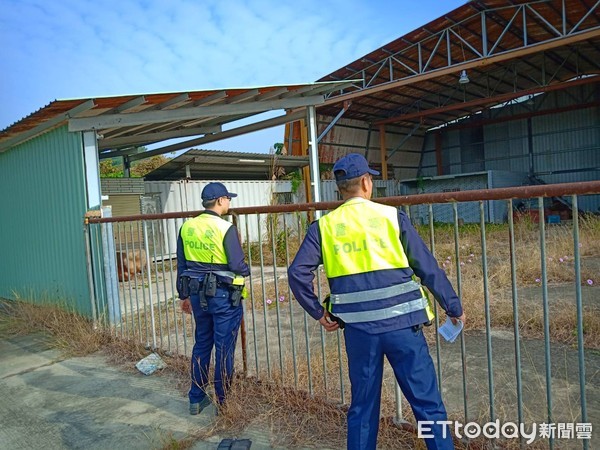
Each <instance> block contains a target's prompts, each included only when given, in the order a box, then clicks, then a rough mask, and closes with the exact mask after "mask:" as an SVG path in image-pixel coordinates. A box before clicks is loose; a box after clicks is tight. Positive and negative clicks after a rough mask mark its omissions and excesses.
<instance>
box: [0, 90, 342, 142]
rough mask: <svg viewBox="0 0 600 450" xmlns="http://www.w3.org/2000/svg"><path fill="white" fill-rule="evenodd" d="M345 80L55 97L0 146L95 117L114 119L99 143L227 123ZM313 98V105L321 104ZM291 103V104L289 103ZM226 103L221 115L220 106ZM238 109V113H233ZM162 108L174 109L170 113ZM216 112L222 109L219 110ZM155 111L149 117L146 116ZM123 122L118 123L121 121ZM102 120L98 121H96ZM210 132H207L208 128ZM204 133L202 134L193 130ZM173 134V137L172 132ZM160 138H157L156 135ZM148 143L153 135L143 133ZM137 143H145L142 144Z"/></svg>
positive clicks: (7, 132)
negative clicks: (208, 111)
mask: <svg viewBox="0 0 600 450" xmlns="http://www.w3.org/2000/svg"><path fill="white" fill-rule="evenodd" d="M347 85H349V82H322V83H309V84H296V85H286V86H264V87H257V88H233V89H218V90H205V91H188V92H167V93H157V94H141V95H123V96H111V97H94V98H79V99H67V100H55V101H53V102H51V103H49V104H48V105H46V106H45V107H43V108H41V109H39V110H37V111H36V112H34V113H32V114H30V115H29V116H27V117H25V118H23V119H21V120H19V121H18V122H16V123H14V124H12V125H10V126H9V127H7V128H5V129H4V130H1V131H0V150H2V149H6V148H7V146H10V145H12V143H13V142H14V141H15V139H17V138H20V139H23V137H24V136H25V137H27V138H30V137H33V136H35V135H36V133H37V132H38V131H39V132H41V131H43V130H44V129H49V128H51V127H54V126H58V125H61V124H63V123H66V122H67V120H71V119H73V120H75V121H77V120H79V121H81V120H82V119H91V118H98V119H103V120H104V122H106V123H109V122H110V120H109V119H110V118H114V122H115V123H114V124H112V125H110V126H109V125H107V126H106V127H102V126H94V127H90V129H96V130H97V131H98V133H99V134H101V135H102V141H103V142H104V147H106V142H109V141H110V139H113V138H116V137H119V138H123V137H126V136H129V137H131V136H136V135H142V136H151V135H153V134H156V135H158V134H159V133H160V134H161V135H164V133H166V132H171V133H174V134H177V133H180V134H181V136H188V135H191V134H190V128H192V129H193V128H194V127H203V128H210V127H213V128H214V127H217V128H218V129H219V130H220V126H221V125H223V124H226V123H229V122H233V121H236V120H240V119H243V118H246V117H250V116H253V115H255V114H259V113H261V112H265V111H271V110H276V109H284V108H291V106H288V105H294V104H296V103H297V104H299V105H300V104H301V103H302V101H306V102H310V101H311V99H313V98H314V99H317V98H318V97H319V96H321V97H322V96H323V95H324V94H326V93H329V92H331V91H333V90H339V89H340V88H343V87H344V86H347ZM322 101H323V100H322V99H321V100H320V101H316V102H315V103H313V104H318V103H322ZM294 102H295V103H294ZM194 108H197V110H200V109H201V108H205V109H206V108H212V109H214V110H215V111H217V112H216V113H215V114H214V115H212V116H200V117H190V115H189V114H187V113H188V112H191V113H192V115H193V112H194V111H195V109H194ZM225 108H229V111H227V113H226V114H224V113H222V110H223V109H225ZM236 109H239V110H240V112H236ZM167 111H174V113H173V115H172V116H173V118H171V117H170V116H169V115H168V114H165V112H167ZM219 112H221V113H219ZM136 113H148V114H147V115H144V116H140V115H139V114H138V115H137V117H140V118H141V119H143V118H144V117H148V118H149V120H148V123H135V124H128V123H127V121H128V119H129V118H130V117H134V116H129V114H132V115H133V114H136ZM151 115H153V116H155V117H158V116H160V117H159V118H158V119H156V118H154V119H152V120H151V119H150V116H151ZM121 122H122V123H121ZM100 123H102V122H100ZM211 132H212V131H211ZM197 134H205V133H200V132H199V133H196V135H197ZM171 137H177V136H171ZM156 140H159V141H160V140H162V139H155V141H156ZM148 142H152V138H151V137H149V138H148ZM139 145H144V144H143V143H141V144H139Z"/></svg>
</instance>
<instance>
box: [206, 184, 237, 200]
mask: <svg viewBox="0 0 600 450" xmlns="http://www.w3.org/2000/svg"><path fill="white" fill-rule="evenodd" d="M221 197H232V198H233V197H237V194H234V193H233V192H227V188H226V187H225V185H224V184H223V183H208V184H207V185H206V186H204V189H202V200H215V199H217V198H221Z"/></svg>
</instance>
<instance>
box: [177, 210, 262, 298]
mask: <svg viewBox="0 0 600 450" xmlns="http://www.w3.org/2000/svg"><path fill="white" fill-rule="evenodd" d="M202 214H211V215H213V216H217V217H220V216H219V215H218V214H217V213H216V212H214V211H211V210H206V211H204V212H203V213H202ZM223 247H224V248H225V254H226V255H227V264H211V263H201V262H196V261H188V260H186V259H185V252H184V250H183V239H182V238H181V229H179V234H178V236H177V279H179V277H181V276H188V277H196V278H199V279H203V278H204V275H205V274H207V273H208V272H211V271H217V270H226V271H229V272H233V273H235V274H236V275H242V276H244V277H246V276H248V275H250V268H249V267H248V265H247V264H246V262H245V261H244V251H243V250H242V244H241V243H240V239H239V236H238V232H237V228H236V227H235V226H233V225H232V226H230V227H229V229H228V230H227V232H226V233H225V237H224V238H223ZM217 279H219V281H221V282H225V283H231V280H227V279H225V278H223V277H220V276H218V275H217ZM178 293H179V294H181V292H178ZM179 298H181V295H179Z"/></svg>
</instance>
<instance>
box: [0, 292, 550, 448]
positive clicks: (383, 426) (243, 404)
mask: <svg viewBox="0 0 600 450" xmlns="http://www.w3.org/2000/svg"><path fill="white" fill-rule="evenodd" d="M0 311H2V313H1V314H0V335H2V336H11V335H16V334H26V333H35V332H44V333H48V334H49V335H51V336H52V337H53V338H54V340H55V343H56V347H57V348H59V349H61V350H63V351H64V353H65V354H66V355H72V356H75V355H84V354H88V353H92V352H95V351H98V350H104V351H105V353H106V354H108V355H110V358H109V361H110V362H111V363H113V364H115V365H118V366H120V367H121V369H122V370H127V371H135V369H133V366H134V363H135V362H137V361H139V360H140V359H141V358H142V357H144V356H146V355H147V348H145V347H144V346H143V345H141V344H140V343H139V342H135V341H132V340H124V339H122V338H118V337H117V336H115V335H114V334H109V333H106V332H103V331H101V330H95V329H94V328H93V326H92V324H91V322H90V321H89V320H87V319H85V318H82V317H80V316H78V315H76V314H73V313H70V312H67V311H65V310H63V309H61V308H59V307H56V306H52V305H47V304H41V305H40V304H38V305H36V304H30V303H25V302H21V301H11V302H7V303H2V308H0ZM159 353H160V354H161V357H162V358H163V359H164V360H165V361H166V362H167V368H166V369H164V370H163V371H162V372H161V373H160V375H161V376H168V377H170V379H171V380H172V382H173V383H174V384H175V385H176V386H177V387H178V388H179V389H180V390H181V392H182V395H183V394H184V392H185V391H186V390H187V388H188V386H189V359H188V358H186V357H182V356H178V355H175V356H172V355H169V354H165V353H164V352H159ZM327 355H328V364H327V368H326V369H324V368H323V366H322V365H321V364H317V363H315V362H316V360H314V361H313V364H312V370H313V373H312V380H313V383H314V385H313V389H314V395H309V394H308V393H307V392H306V391H302V390H297V389H293V388H290V387H289V386H293V385H294V380H293V367H292V361H291V360H290V359H287V360H286V361H285V365H284V370H283V371H282V372H276V373H274V374H272V377H271V379H270V380H269V381H259V380H258V379H256V378H245V377H244V376H242V375H238V376H236V379H235V381H234V383H233V387H232V389H231V390H230V392H229V396H228V401H227V403H226V405H225V406H224V407H222V408H221V409H220V411H219V416H218V418H217V419H216V420H215V422H214V423H213V424H212V426H211V427H209V428H208V429H204V430H201V431H199V432H198V433H197V434H193V435H190V436H188V437H187V438H185V439H182V440H177V439H175V438H173V436H171V435H165V436H161V438H160V445H161V448H163V449H165V450H167V449H170V450H176V449H181V450H183V449H188V448H191V447H192V446H193V444H194V442H195V441H196V440H198V439H202V438H207V437H209V436H213V435H215V434H219V435H221V434H227V435H236V434H239V433H242V432H243V430H244V429H246V428H248V427H250V428H252V429H259V430H265V431H266V432H267V433H268V434H269V435H270V436H272V441H271V444H272V445H277V446H283V447H286V448H297V447H312V448H323V447H326V448H343V447H344V444H345V436H346V432H347V430H346V412H347V406H344V405H340V404H339V403H337V402H334V401H332V400H328V398H329V399H331V398H340V386H339V385H338V381H339V378H338V377H339V372H338V371H339V367H340V364H341V365H342V366H343V367H345V366H346V365H347V361H346V355H345V352H342V354H341V361H340V360H339V358H338V353H337V348H329V349H328V351H327ZM313 357H314V358H316V359H319V355H314V356H313ZM297 366H298V368H299V373H298V375H299V385H305V384H306V383H307V378H308V373H307V364H306V361H304V362H303V361H302V360H301V358H300V359H299V361H298V364H297ZM323 370H327V378H328V379H329V380H330V385H329V386H328V387H327V388H326V387H325V386H324V385H323V382H322V380H323V379H324V378H325V377H324V374H323ZM282 374H283V375H282ZM386 377H387V378H386V380H385V382H384V391H383V395H382V419H381V422H380V431H379V439H378V448H381V449H397V448H411V449H419V450H424V449H425V445H424V443H423V441H421V440H419V439H418V438H417V436H416V432H415V430H414V429H412V428H411V427H410V426H409V427H408V428H405V429H403V428H399V427H398V426H396V425H395V424H394V422H393V420H392V417H393V414H394V394H393V391H392V390H390V389H389V385H390V383H389V381H390V380H389V378H390V377H391V374H390V373H388V374H387V375H386ZM260 378H261V379H263V380H266V379H268V377H267V375H266V374H264V373H261V374H260ZM286 386H288V387H286ZM386 386H388V387H387V388H386ZM345 390H346V396H347V397H346V398H349V391H348V390H349V385H347V384H346V386H345ZM507 417H510V414H508V415H507ZM405 419H407V420H408V421H409V422H414V418H413V417H412V415H411V414H410V413H409V414H408V415H407V416H406V417H405ZM454 419H456V420H460V418H458V417H455V418H454ZM485 421H486V419H485V418H484V417H483V416H482V417H481V418H480V422H481V423H483V422H485ZM455 444H456V448H457V449H466V448H469V449H487V448H491V447H490V443H489V442H487V441H486V440H484V439H477V440H471V441H470V442H468V445H466V444H465V443H463V442H460V441H458V440H457V441H456V442H455ZM495 444H496V447H495V448H500V449H516V448H518V442H517V441H515V440H508V441H499V442H496V443H495ZM529 448H542V447H541V446H538V444H537V443H535V444H534V445H533V446H531V447H529Z"/></svg>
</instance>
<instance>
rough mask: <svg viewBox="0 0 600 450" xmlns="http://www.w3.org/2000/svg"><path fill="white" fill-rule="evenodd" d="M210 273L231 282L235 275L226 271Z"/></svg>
mask: <svg viewBox="0 0 600 450" xmlns="http://www.w3.org/2000/svg"><path fill="white" fill-rule="evenodd" d="M212 273H214V274H215V275H220V276H222V277H226V278H231V279H232V280H233V279H234V278H235V273H233V272H230V271H228V270H213V271H212Z"/></svg>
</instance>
